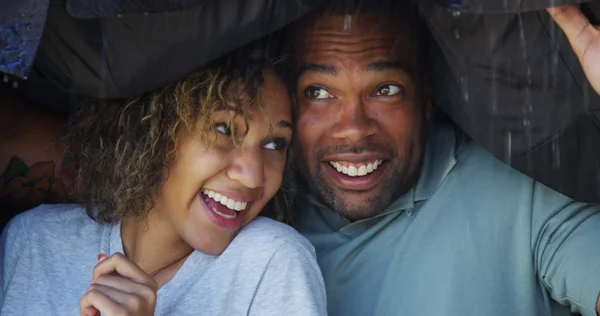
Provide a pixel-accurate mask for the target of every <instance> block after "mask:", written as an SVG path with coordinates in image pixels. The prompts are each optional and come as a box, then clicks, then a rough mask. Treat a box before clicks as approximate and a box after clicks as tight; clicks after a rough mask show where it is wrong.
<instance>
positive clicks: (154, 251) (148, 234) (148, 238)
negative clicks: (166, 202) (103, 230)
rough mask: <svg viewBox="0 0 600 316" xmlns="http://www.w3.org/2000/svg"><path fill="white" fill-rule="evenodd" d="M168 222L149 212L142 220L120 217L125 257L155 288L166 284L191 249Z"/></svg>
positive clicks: (155, 213)
mask: <svg viewBox="0 0 600 316" xmlns="http://www.w3.org/2000/svg"><path fill="white" fill-rule="evenodd" d="M167 223H168V221H166V220H163V219H161V218H160V216H159V214H158V213H157V212H153V211H150V212H149V213H148V215H147V217H146V218H144V219H138V218H133V217H125V218H123V222H122V225H121V239H122V241H123V250H124V252H125V256H126V257H127V258H128V259H129V260H131V261H132V262H133V263H135V264H137V265H138V266H139V267H140V268H141V269H142V270H144V272H146V273H148V274H150V275H151V276H153V277H154V279H155V280H156V282H157V283H158V285H159V287H160V286H162V285H164V284H165V283H166V282H168V281H169V280H170V279H171V278H172V277H173V276H174V275H175V273H176V272H177V271H178V270H179V268H181V266H182V265H183V263H184V262H185V259H187V257H188V256H189V255H190V254H191V253H192V251H193V250H194V249H193V248H192V247H190V246H189V245H188V244H187V243H186V242H185V241H184V240H183V239H181V237H180V236H179V235H178V234H177V232H175V231H174V230H173V229H172V227H170V225H167Z"/></svg>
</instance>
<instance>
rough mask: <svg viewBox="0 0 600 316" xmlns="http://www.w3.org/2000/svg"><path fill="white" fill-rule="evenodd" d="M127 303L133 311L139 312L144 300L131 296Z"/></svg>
mask: <svg viewBox="0 0 600 316" xmlns="http://www.w3.org/2000/svg"><path fill="white" fill-rule="evenodd" d="M128 303H129V304H128V305H129V306H130V307H131V308H132V309H133V310H140V309H141V308H142V306H144V300H143V299H142V298H141V297H139V296H136V295H131V296H130V297H129V299H128Z"/></svg>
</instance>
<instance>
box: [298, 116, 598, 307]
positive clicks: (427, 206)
mask: <svg viewBox="0 0 600 316" xmlns="http://www.w3.org/2000/svg"><path fill="white" fill-rule="evenodd" d="M430 131H431V132H430V136H429V141H428V145H427V148H426V152H425V160H424V165H423V170H422V171H421V175H420V178H419V181H418V183H417V185H416V186H415V187H414V188H413V189H412V190H410V191H409V192H408V193H406V194H404V195H403V196H402V197H400V198H399V199H398V200H397V201H395V202H394V203H393V204H392V205H391V206H390V207H388V208H387V209H386V210H385V211H383V212H382V213H381V214H380V215H379V216H377V217H375V218H371V219H367V220H361V221H357V222H354V223H351V222H349V221H348V220H346V219H345V218H343V217H341V216H340V215H338V214H337V213H335V212H334V211H332V210H331V209H329V208H327V207H326V206H324V205H322V204H320V203H319V202H318V201H317V200H316V199H315V197H314V196H312V195H311V194H302V195H301V196H300V197H299V200H300V201H302V202H301V204H300V205H299V206H300V207H299V208H298V212H299V215H298V216H299V219H298V221H297V225H296V228H297V229H298V230H299V231H300V232H301V233H302V234H303V235H304V236H306V237H307V238H308V239H309V240H310V241H311V242H312V243H313V244H314V246H315V247H316V250H317V257H318V261H319V265H320V267H321V270H322V272H323V275H324V277H325V283H326V287H327V295H328V308H329V313H330V315H332V316H336V315H344V316H352V315H357V316H365V315H377V316H385V315H428V316H429V315H448V316H458V315H460V316H463V315H492V316H493V315H498V316H500V315H501V316H507V315H526V316H532V315H564V314H568V312H569V309H571V310H572V311H574V312H579V313H582V314H583V315H596V312H595V306H596V300H597V297H598V294H599V293H600V212H598V211H599V209H600V207H599V206H598V205H589V204H583V203H575V202H573V201H572V200H570V199H569V198H567V197H565V196H563V195H561V194H559V193H557V192H555V191H553V190H551V189H549V188H547V187H545V186H544V185H541V184H539V183H536V182H535V181H533V180H532V179H531V178H528V177H527V176H524V175H523V174H521V173H519V172H517V171H515V170H513V169H511V168H510V167H508V166H506V165H504V164H502V163H501V162H500V161H498V160H496V159H495V158H494V157H492V156H491V155H490V154H489V153H488V152H487V151H485V150H484V149H483V148H482V147H480V146H478V145H477V144H475V143H474V142H473V141H471V140H468V139H467V138H466V137H464V135H463V134H462V133H459V132H456V131H454V129H453V128H452V127H450V126H447V125H442V124H440V123H438V124H437V126H435V127H433V128H432V129H431V130H430ZM555 301H557V302H558V303H560V304H561V305H559V304H557V303H556V302H555Z"/></svg>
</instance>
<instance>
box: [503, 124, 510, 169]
mask: <svg viewBox="0 0 600 316" xmlns="http://www.w3.org/2000/svg"><path fill="white" fill-rule="evenodd" d="M511 156H512V133H511V132H510V131H508V132H506V156H505V157H504V161H505V162H506V163H508V164H509V165H510V157H511Z"/></svg>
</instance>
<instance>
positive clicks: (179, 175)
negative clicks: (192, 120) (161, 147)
mask: <svg viewBox="0 0 600 316" xmlns="http://www.w3.org/2000/svg"><path fill="white" fill-rule="evenodd" d="M263 78H264V82H263V84H262V86H261V89H260V97H261V100H262V104H263V110H261V109H260V108H258V106H256V105H252V106H251V107H250V110H249V113H248V114H249V115H247V122H248V125H247V126H246V125H245V123H244V119H243V117H241V116H240V115H238V116H237V117H236V118H235V119H234V120H233V121H232V122H231V124H232V125H235V127H236V129H235V130H236V132H237V133H243V131H244V130H246V128H247V134H246V136H245V137H243V138H242V137H241V135H239V136H240V138H239V143H238V146H234V144H233V142H232V139H231V137H230V130H229V128H228V125H227V123H228V122H230V120H231V118H233V117H234V115H235V112H234V110H233V108H227V107H223V108H220V109H219V110H217V111H216V112H215V113H214V114H213V115H214V116H213V120H214V123H215V124H214V129H215V131H216V135H217V136H216V140H215V141H214V142H212V143H210V144H209V143H207V142H205V141H202V140H201V137H199V136H196V137H194V133H192V136H191V137H187V138H184V139H182V140H181V141H179V143H178V147H177V158H176V160H175V163H174V165H173V167H172V168H171V169H170V171H169V175H168V178H167V181H166V182H165V183H164V185H162V187H161V189H160V192H159V195H158V198H157V200H156V201H155V205H154V209H153V212H154V213H155V214H156V215H158V217H159V218H160V220H161V221H163V222H164V223H165V225H161V226H165V227H166V228H165V227H163V230H164V229H172V230H173V232H174V233H175V234H177V235H178V236H179V237H180V238H181V239H182V240H183V241H184V242H185V243H187V244H188V245H190V246H191V247H193V248H194V249H196V250H198V251H201V252H204V253H208V254H220V253H221V252H223V250H225V248H226V247H227V245H229V243H230V242H231V240H232V239H233V238H234V237H235V235H236V233H237V232H238V231H239V230H240V228H242V227H243V226H244V225H246V224H247V223H249V222H250V221H252V220H253V219H254V218H255V217H256V216H257V215H258V213H259V212H260V211H261V210H262V208H263V207H264V206H265V204H266V203H267V202H268V201H269V200H270V199H271V198H272V197H273V196H274V195H275V193H276V192H277V190H278V189H279V187H280V186H281V181H282V177H283V171H284V168H285V163H286V152H287V147H288V144H289V142H290V141H291V138H292V124H291V122H292V119H291V109H290V106H291V105H290V99H289V96H288V93H287V90H286V88H285V85H284V84H283V82H282V80H281V79H280V78H279V77H278V76H277V75H276V74H275V72H273V71H272V70H265V71H264V72H263ZM238 114H240V113H238ZM269 122H270V125H271V126H272V130H270V128H269ZM232 129H233V128H232ZM198 134H199V132H196V133H195V135H198ZM209 138H210V137H209ZM161 233H165V232H161Z"/></svg>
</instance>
